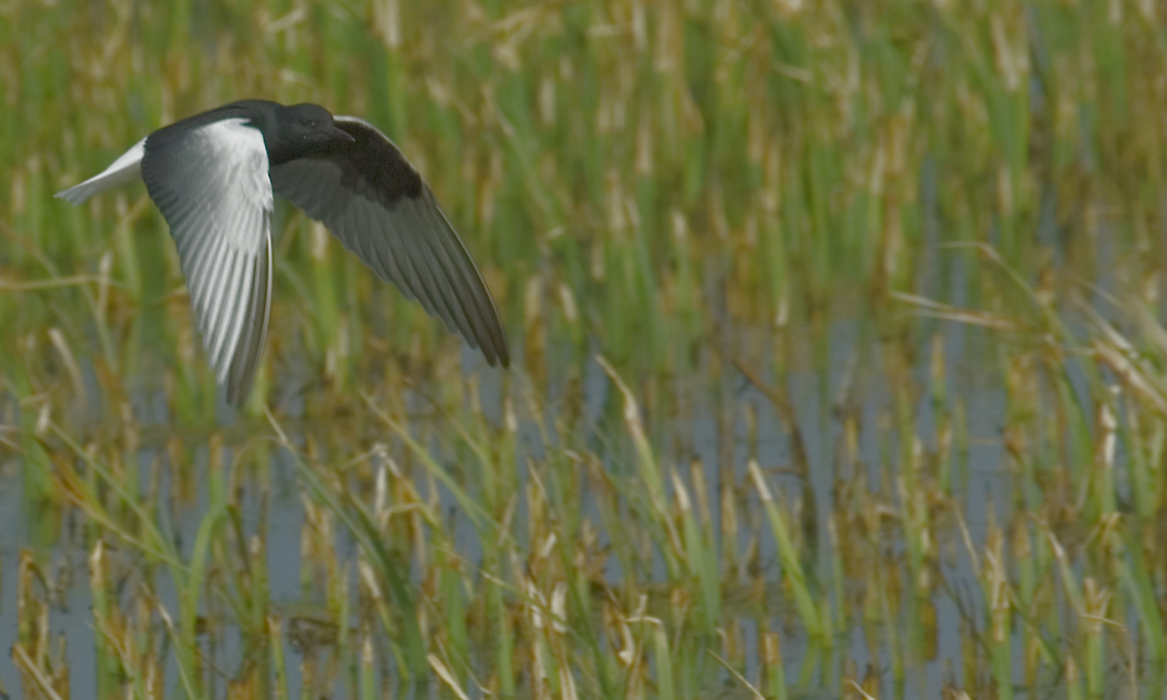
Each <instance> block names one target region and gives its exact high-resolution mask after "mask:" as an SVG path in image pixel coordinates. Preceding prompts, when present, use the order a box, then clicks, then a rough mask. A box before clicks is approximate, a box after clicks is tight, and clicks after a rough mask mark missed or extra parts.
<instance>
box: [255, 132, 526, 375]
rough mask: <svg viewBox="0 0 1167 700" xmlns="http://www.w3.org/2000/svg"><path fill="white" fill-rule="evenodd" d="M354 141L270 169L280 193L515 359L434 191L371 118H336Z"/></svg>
mask: <svg viewBox="0 0 1167 700" xmlns="http://www.w3.org/2000/svg"><path fill="white" fill-rule="evenodd" d="M336 124H337V126H338V127H340V128H341V129H343V130H344V131H346V132H348V133H349V134H350V135H351V136H352V137H353V139H354V142H353V143H351V144H343V145H335V146H332V147H331V148H330V149H329V151H328V152H327V153H326V154H322V155H321V156H319V157H311V158H300V159H298V160H293V161H290V162H288V163H284V164H282V165H278V166H276V167H274V168H272V169H271V182H272V187H273V188H274V190H275V193H276V194H278V195H280V196H281V197H284V198H286V199H289V200H291V201H292V202H293V203H294V204H296V206H298V207H300V208H301V209H303V210H304V211H305V212H306V213H307V214H308V216H310V217H312V218H313V219H316V220H318V221H322V222H323V223H324V224H325V225H326V226H327V227H328V228H329V229H330V230H331V231H332V232H333V234H335V235H336V237H337V238H338V239H340V242H341V243H342V244H343V245H344V247H345V248H347V249H348V250H350V251H352V252H353V253H355V254H356V255H357V257H359V258H360V259H361V260H362V261H363V262H364V263H365V264H366V265H368V266H369V267H370V268H372V269H373V271H374V272H376V273H377V275H378V276H380V277H381V279H384V280H389V281H392V282H393V283H394V284H396V285H397V286H398V287H399V288H400V289H401V290H402V291H403V292H404V293H405V294H406V296H408V297H411V298H413V299H417V300H418V301H419V302H421V305H422V306H423V307H424V308H425V310H426V311H428V312H429V313H430V314H432V315H434V316H437V317H439V318H441V319H442V320H443V321H444V322H445V323H446V325H447V326H449V327H450V328H451V329H453V330H457V331H458V332H459V333H461V335H462V337H463V338H465V339H466V341H467V342H468V343H470V345H471V346H474V347H478V348H481V349H482V352H483V354H484V355H485V356H486V359H487V361H488V362H489V363H490V364H495V363H496V362H501V363H502V364H503V366H506V365H508V364H509V362H510V354H509V350H508V348H507V341H506V335H505V334H504V332H503V328H502V322H501V321H500V319H499V316H498V311H497V309H495V306H494V300H493V299H492V298H491V296H490V291H489V290H488V289H487V288H486V284H485V283H484V282H483V280H482V276H481V275H480V274H479V273H478V268H476V267H475V266H474V261H473V260H471V259H470V255H469V253H467V252H466V248H465V246H464V245H463V244H462V241H461V239H459V238H458V234H457V233H456V232H455V231H454V228H453V226H451V225H450V222H449V220H447V219H446V215H445V214H444V213H442V210H441V208H440V207H439V206H438V203H437V201H436V200H435V199H434V195H433V192H431V191H430V188H429V187H428V186H427V185H426V184H425V182H423V181H422V179H421V176H420V175H418V173H417V171H416V170H414V168H413V166H411V165H410V164H409V162H408V161H407V160H406V159H405V157H404V156H403V155H402V154H401V151H400V150H398V149H397V147H396V146H395V145H393V143H392V142H391V141H390V140H389V139H388V138H386V137H385V135H384V134H382V133H381V132H380V131H378V130H377V129H376V128H375V127H373V126H372V125H370V124H369V123H367V122H365V121H363V120H360V119H357V118H355V117H336Z"/></svg>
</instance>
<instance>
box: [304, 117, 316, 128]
mask: <svg viewBox="0 0 1167 700" xmlns="http://www.w3.org/2000/svg"><path fill="white" fill-rule="evenodd" d="M300 124H301V125H303V126H306V127H308V128H309V129H315V128H316V120H315V119H301V120H300Z"/></svg>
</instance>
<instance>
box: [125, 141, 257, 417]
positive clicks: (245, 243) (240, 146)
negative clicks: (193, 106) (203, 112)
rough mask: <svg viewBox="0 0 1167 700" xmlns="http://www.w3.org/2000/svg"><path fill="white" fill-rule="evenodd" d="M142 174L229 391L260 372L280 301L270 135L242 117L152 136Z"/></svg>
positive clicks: (239, 395)
mask: <svg viewBox="0 0 1167 700" xmlns="http://www.w3.org/2000/svg"><path fill="white" fill-rule="evenodd" d="M145 150H146V153H145V157H144V158H143V159H142V179H143V180H145V182H146V187H147V189H148V190H149V192H150V197H151V198H152V199H153V200H154V203H155V204H157V205H158V208H159V209H160V210H161V211H162V215H163V216H164V217H166V221H167V223H169V224H170V233H171V235H172V236H173V237H174V242H175V245H176V246H177V248H178V257H179V261H180V262H181V264H182V272H183V275H185V277H186V283H187V288H188V289H189V290H190V298H191V304H192V305H193V307H194V312H195V320H196V322H197V323H198V328H199V333H200V334H201V336H202V340H203V347H204V348H205V349H206V352H207V356H208V358H209V361H210V364H211V367H212V368H213V369H214V371H215V375H216V377H217V378H218V381H219V384H220V385H225V386H226V389H227V400H228V401H230V402H231V403H233V404H236V405H238V404H241V403H242V402H243V400H244V399H246V398H247V394H248V393H249V392H250V390H251V385H252V383H253V382H254V380H255V372H256V370H257V369H258V367H259V361H260V359H261V358H262V356H263V346H264V342H265V340H266V337H267V324H268V312H269V309H270V305H271V239H270V235H269V225H270V219H271V211H272V190H271V181H270V179H269V178H268V160H267V149H266V148H265V146H264V141H263V135H262V134H261V133H260V132H259V131H258V130H256V129H253V128H251V127H248V126H244V124H243V120H241V119H227V120H222V121H217V122H212V123H210V124H208V125H206V126H203V127H200V128H198V129H192V130H187V131H179V132H174V133H168V132H166V131H159V132H155V133H154V134H151V135H150V136H149V137H148V138H147V139H146V149H145Z"/></svg>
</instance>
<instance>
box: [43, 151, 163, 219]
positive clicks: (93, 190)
mask: <svg viewBox="0 0 1167 700" xmlns="http://www.w3.org/2000/svg"><path fill="white" fill-rule="evenodd" d="M144 155H146V139H142V140H141V141H139V142H137V143H135V144H134V146H133V147H132V148H131V149H130V150H128V151H126V152H125V153H123V154H122V155H121V157H120V158H118V159H117V160H115V161H114V162H113V164H112V165H110V166H109V167H108V168H106V169H105V170H103V171H101V173H100V174H99V175H94V176H93V177H91V178H89V179H88V180H86V181H85V182H82V183H81V184H80V185H74V186H73V187H70V188H69V189H67V190H61V191H60V192H58V193H57V194H56V196H57V197H60V198H61V199H64V200H65V201H67V202H69V203H70V204H73V205H77V204H80V203H82V202H84V201H85V200H87V199H89V198H90V197H92V196H93V195H95V194H98V193H100V192H105V191H106V190H111V189H113V188H115V187H118V186H120V185H125V184H127V183H130V182H133V181H134V180H138V179H140V178H141V177H142V156H144Z"/></svg>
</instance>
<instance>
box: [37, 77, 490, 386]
mask: <svg viewBox="0 0 1167 700" xmlns="http://www.w3.org/2000/svg"><path fill="white" fill-rule="evenodd" d="M139 178H141V179H142V180H143V181H145V183H146V189H147V190H148V192H149V193H150V197H151V199H153V200H154V203H155V204H156V205H157V206H158V208H159V209H160V210H161V211H162V215H163V216H164V217H165V218H166V221H167V223H168V224H170V232H171V235H172V236H173V237H174V242H175V245H176V246H177V249H178V256H179V260H180V262H181V264H182V271H183V274H184V275H185V277H186V280H187V287H188V288H189V290H190V297H191V303H192V305H193V306H194V311H195V318H196V320H197V322H198V327H199V332H200V333H201V335H202V338H203V345H204V347H205V348H206V351H207V355H208V358H209V360H210V363H211V366H212V367H213V368H214V370H215V373H216V375H217V376H218V379H219V383H220V384H221V385H224V386H225V387H226V389H227V398H228V400H229V401H230V402H231V403H235V404H238V403H242V401H243V399H245V398H246V397H247V394H248V392H249V391H250V389H251V385H252V383H253V381H254V379H255V372H256V370H257V369H258V367H259V361H260V359H261V357H262V354H263V347H264V340H265V337H266V334H267V326H268V312H269V309H270V305H271V272H272V262H271V234H270V230H269V229H270V220H271V213H272V206H273V194H275V195H279V196H281V197H284V198H287V199H289V200H291V201H292V203H294V204H296V205H297V206H299V207H300V208H301V209H303V210H304V211H305V213H307V214H308V216H310V217H312V218H314V219H317V220H319V221H321V222H323V223H324V224H325V225H326V226H327V227H328V228H329V229H330V230H331V231H332V233H333V234H335V235H336V237H337V238H339V239H340V241H341V243H342V244H343V245H344V247H345V248H347V249H348V250H350V251H352V252H353V253H355V254H356V255H357V256H358V257H359V258H360V259H361V260H362V261H363V262H364V263H365V264H366V265H368V266H369V267H371V268H372V269H373V271H374V272H376V273H377V275H378V276H380V277H381V278H382V279H385V280H389V281H392V282H394V283H395V284H396V285H397V286H398V287H399V288H400V289H401V290H402V291H403V292H404V293H405V294H406V295H407V296H408V297H410V298H412V299H417V300H418V301H419V302H421V304H422V306H423V307H425V309H426V311H428V312H429V313H431V314H433V315H435V316H438V317H440V318H441V319H442V320H443V321H445V322H446V324H447V325H448V326H449V327H451V328H452V329H455V330H457V331H458V332H459V333H461V335H462V336H463V337H464V338H465V339H466V341H467V342H469V343H470V344H471V345H472V346H475V347H478V348H480V349H481V350H482V352H483V354H484V355H485V356H486V359H487V361H488V362H490V363H491V364H495V363H499V362H501V363H502V364H503V365H504V366H505V365H507V364H508V362H509V353H508V349H507V342H506V336H505V335H504V333H503V329H502V323H501V321H500V320H499V317H498V312H497V310H496V309H495V306H494V301H493V300H492V299H491V296H490V292H489V291H488V290H487V288H486V285H485V283H483V281H482V277H481V276H480V275H479V274H478V270H477V268H475V266H474V262H473V261H472V260H471V259H470V256H469V254H468V253H467V252H466V249H465V247H464V246H463V245H462V242H461V240H459V238H458V234H457V233H455V232H454V229H453V227H452V226H451V225H450V223H449V221H448V220H447V219H446V217H445V215H444V214H443V213H442V210H441V208H440V207H439V206H438V204H437V202H436V201H435V200H434V196H433V193H432V192H431V191H430V189H429V187H428V186H426V184H425V182H424V181H422V179H421V176H420V175H419V174H418V173H417V171H416V170H414V169H413V167H412V166H411V165H410V164H409V162H408V161H407V160H406V159H405V157H404V156H403V155H402V154H401V151H399V150H398V149H397V147H396V146H394V145H393V143H392V142H391V141H389V139H387V138H386V137H385V136H384V135H383V134H382V133H381V132H380V131H378V130H377V129H376V128H374V127H373V126H372V125H370V124H368V123H367V122H364V121H362V120H360V119H356V118H355V117H335V118H334V117H333V116H332V115H331V114H329V113H328V111H327V110H325V109H324V108H323V107H320V106H317V105H311V104H303V105H294V106H291V107H285V106H283V105H280V104H277V103H275V102H267V101H264V100H243V101H241V102H233V103H231V104H228V105H224V106H222V107H219V108H216V109H213V110H210V111H208V112H203V113H201V114H196V115H194V116H192V117H188V118H187V119H184V120H182V121H179V122H175V123H174V124H171V125H169V126H166V127H163V128H161V129H159V130H158V131H155V132H154V133H152V134H150V135H149V136H147V137H146V138H144V139H142V140H141V141H139V142H138V143H137V144H135V145H134V146H133V147H132V148H130V150H128V151H126V153H125V154H123V155H122V156H121V157H120V158H118V159H117V160H116V161H114V162H113V164H112V165H110V166H109V167H108V168H107V169H106V170H105V171H103V172H102V173H100V174H99V175H96V176H94V177H92V178H90V179H89V180H86V181H85V182H82V183H81V184H79V185H76V186H74V187H71V188H69V189H67V190H64V191H63V192H59V193H58V194H57V196H58V197H62V198H64V199H66V200H67V201H69V202H71V203H73V204H80V203H81V202H84V201H85V200H86V199H88V198H89V197H91V196H93V195H95V194H98V193H99V192H104V191H105V190H108V189H111V188H113V187H117V186H119V185H123V184H127V183H129V182H132V181H134V180H137V179H139Z"/></svg>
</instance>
